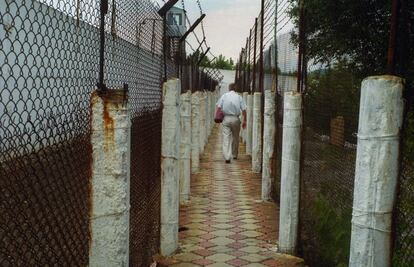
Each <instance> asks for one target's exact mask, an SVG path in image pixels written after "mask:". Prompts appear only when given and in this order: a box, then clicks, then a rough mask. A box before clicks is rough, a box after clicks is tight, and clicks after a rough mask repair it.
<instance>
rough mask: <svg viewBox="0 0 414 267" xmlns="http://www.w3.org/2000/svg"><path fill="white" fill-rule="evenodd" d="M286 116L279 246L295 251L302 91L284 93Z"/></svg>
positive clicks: (297, 223) (284, 116) (292, 252)
mask: <svg viewBox="0 0 414 267" xmlns="http://www.w3.org/2000/svg"><path fill="white" fill-rule="evenodd" d="M283 118H284V120H283V144H282V171H281V186H280V222H279V249H280V251H281V252H283V253H288V254H295V253H296V246H297V239H298V225H299V199H300V154H301V130H302V95H301V93H297V92H287V93H285V95H284V115H283Z"/></svg>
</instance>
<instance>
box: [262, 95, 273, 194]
mask: <svg viewBox="0 0 414 267" xmlns="http://www.w3.org/2000/svg"><path fill="white" fill-rule="evenodd" d="M275 111H276V103H275V93H274V92H272V91H270V90H266V91H265V106H264V124H263V127H264V129H263V166H262V200H269V199H270V198H271V197H270V192H271V189H272V179H273V177H272V162H273V150H274V145H275V135H276V133H275V131H276V120H275Z"/></svg>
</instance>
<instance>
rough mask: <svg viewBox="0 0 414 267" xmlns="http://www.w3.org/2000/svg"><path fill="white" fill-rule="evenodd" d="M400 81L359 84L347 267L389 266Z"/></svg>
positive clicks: (400, 108) (401, 105) (379, 79)
mask: <svg viewBox="0 0 414 267" xmlns="http://www.w3.org/2000/svg"><path fill="white" fill-rule="evenodd" d="M403 84H404V81H403V80H402V79H401V78H398V77H395V76H375V77H368V78H366V79H365V80H364V81H363V82H362V88H361V104H360V113H359V127H358V145H357V159H356V167H355V168H356V169H355V188H354V204H353V212H352V233H351V252H350V259H349V266H351V267H362V266H364V267H374V266H375V267H385V266H390V265H391V222H392V213H393V206H394V201H395V198H396V187H397V180H398V167H399V163H398V157H399V141H400V129H401V127H402V122H403V110H404V102H403V98H402V94H403V88H404V86H403Z"/></svg>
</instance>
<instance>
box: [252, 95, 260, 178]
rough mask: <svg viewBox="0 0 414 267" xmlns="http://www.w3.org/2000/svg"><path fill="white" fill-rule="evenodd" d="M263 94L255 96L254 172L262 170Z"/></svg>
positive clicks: (253, 129) (253, 130) (253, 132)
mask: <svg viewBox="0 0 414 267" xmlns="http://www.w3.org/2000/svg"><path fill="white" fill-rule="evenodd" d="M261 105H262V93H257V92H256V93H254V95H253V127H252V171H253V172H255V173H260V171H261V170H262V114H261V113H262V109H261Z"/></svg>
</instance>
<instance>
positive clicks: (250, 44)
mask: <svg viewBox="0 0 414 267" xmlns="http://www.w3.org/2000/svg"><path fill="white" fill-rule="evenodd" d="M251 50H252V29H250V35H249V59H248V61H249V62H248V65H247V85H248V86H249V94H250V93H251V88H250V74H251V73H250V72H251V69H250V67H251V66H250V65H251V64H250V62H251V58H250V56H251V52H252V51H251Z"/></svg>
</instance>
